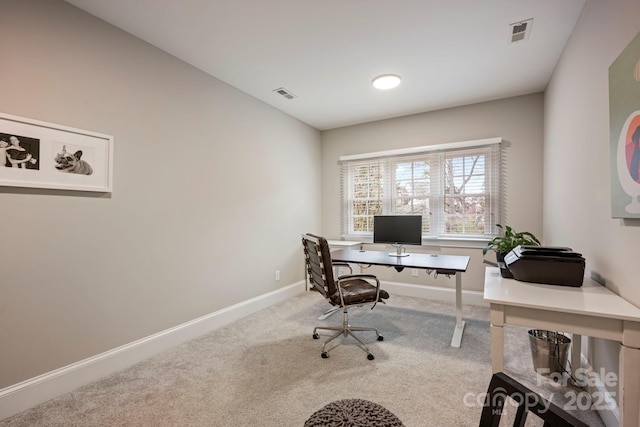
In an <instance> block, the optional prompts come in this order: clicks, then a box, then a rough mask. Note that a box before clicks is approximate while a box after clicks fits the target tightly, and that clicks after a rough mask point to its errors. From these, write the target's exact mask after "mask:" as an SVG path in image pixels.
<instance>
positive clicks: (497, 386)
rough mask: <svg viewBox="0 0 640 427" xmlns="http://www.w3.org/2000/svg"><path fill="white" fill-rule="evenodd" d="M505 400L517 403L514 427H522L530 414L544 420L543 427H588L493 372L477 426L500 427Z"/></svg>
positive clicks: (515, 382)
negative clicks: (508, 398)
mask: <svg viewBox="0 0 640 427" xmlns="http://www.w3.org/2000/svg"><path fill="white" fill-rule="evenodd" d="M507 397H511V398H512V399H513V400H514V401H515V402H516V403H517V404H518V409H517V411H516V414H515V419H514V422H513V427H523V426H524V425H525V422H526V421H527V414H528V413H529V412H532V413H534V414H535V415H537V416H538V417H539V418H541V419H542V420H543V421H544V427H588V426H587V424H585V423H583V422H582V421H580V420H579V419H577V418H576V417H574V416H573V415H571V414H569V413H568V412H565V411H564V410H563V409H561V408H560V407H558V406H557V405H554V404H553V403H551V402H549V401H548V400H547V399H545V398H544V397H542V396H540V395H539V394H538V393H536V392H535V391H533V390H531V389H529V388H528V387H526V386H524V385H523V384H521V383H519V382H518V381H516V380H514V379H513V378H511V377H510V376H508V375H506V374H505V373H504V372H498V373H495V374H493V376H492V377H491V382H490V383H489V389H488V390H487V396H486V398H485V401H484V407H483V408H482V416H481V418H480V427H498V426H499V425H500V418H501V417H502V411H503V409H504V403H505V399H506V398H507Z"/></svg>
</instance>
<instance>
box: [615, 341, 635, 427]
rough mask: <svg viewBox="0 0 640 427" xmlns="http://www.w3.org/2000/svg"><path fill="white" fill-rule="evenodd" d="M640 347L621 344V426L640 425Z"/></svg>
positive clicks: (619, 399)
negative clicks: (639, 373) (639, 397)
mask: <svg viewBox="0 0 640 427" xmlns="http://www.w3.org/2000/svg"><path fill="white" fill-rule="evenodd" d="M639 371H640V349H637V348H632V347H626V346H624V345H622V346H620V378H619V380H618V381H619V384H618V387H619V388H618V392H619V395H618V403H619V405H620V426H621V427H626V426H634V427H635V426H638V425H640V400H639V399H638V396H640V375H638V372H639Z"/></svg>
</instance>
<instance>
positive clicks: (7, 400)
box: [0, 281, 305, 420]
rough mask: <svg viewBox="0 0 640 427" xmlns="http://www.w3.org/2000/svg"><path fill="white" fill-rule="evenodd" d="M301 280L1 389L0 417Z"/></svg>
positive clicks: (252, 308)
mask: <svg viewBox="0 0 640 427" xmlns="http://www.w3.org/2000/svg"><path fill="white" fill-rule="evenodd" d="M304 290H305V282H304V281H300V282H297V283H294V284H292V285H289V286H286V287H284V288H280V289H277V290H275V291H273V292H269V293H267V294H264V295H260V296H258V297H255V298H251V299H249V300H247V301H243V302H241V303H238V304H235V305H232V306H230V307H227V308H224V309H222V310H219V311H216V312H213V313H211V314H207V315H205V316H202V317H200V318H197V319H194V320H191V321H189V322H186V323H183V324H181V325H178V326H175V327H173V328H170V329H167V330H164V331H162V332H158V333H157V334H154V335H150V336H148V337H145V338H142V339H139V340H137V341H134V342H131V343H129V344H125V345H123V346H120V347H117V348H114V349H112V350H109V351H106V352H104V353H101V354H98V355H95V356H92V357H89V358H87V359H84V360H81V361H79V362H76V363H72V364H71V365H68V366H64V367H62V368H59V369H56V370H54V371H51V372H47V373H45V374H43V375H39V376H37V377H35V378H31V379H29V380H26V381H23V382H21V383H18V384H14V385H12V386H9V387H6V388H4V389H2V390H0V420H2V419H4V418H7V417H10V416H12V415H15V414H17V413H20V412H22V411H24V410H26V409H29V408H31V407H33V406H36V405H38V404H40V403H43V402H46V401H47V400H50V399H53V398H55V397H58V396H60V395H62V394H65V393H68V392H70V391H73V390H75V389H77V388H78V387H81V386H83V385H85V384H89V383H90V382H93V381H96V380H98V379H100V378H102V377H105V376H107V375H110V374H112V373H114V372H117V371H120V370H122V369H125V368H127V367H129V366H132V365H134V364H136V363H138V362H141V361H143V360H145V359H148V358H149V357H152V356H154V355H156V354H158V353H161V352H163V351H166V350H168V349H170V348H172V347H175V346H177V345H179V344H182V343H184V342H187V341H189V340H191V339H193V338H196V337H198V336H200V335H203V334H205V333H207V332H210V331H213V330H215V329H218V328H221V327H223V326H225V325H227V324H229V323H231V322H233V321H235V320H238V319H241V318H243V317H245V316H248V315H250V314H252V313H255V312H257V311H259V310H262V309H264V308H267V307H269V306H271V305H273V304H276V303H278V302H281V301H284V300H286V299H287V298H290V297H292V296H294V295H297V294H299V293H300V292H304Z"/></svg>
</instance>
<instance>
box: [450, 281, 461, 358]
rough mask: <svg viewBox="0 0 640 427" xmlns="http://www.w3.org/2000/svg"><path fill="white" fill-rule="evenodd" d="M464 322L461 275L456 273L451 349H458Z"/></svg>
mask: <svg viewBox="0 0 640 427" xmlns="http://www.w3.org/2000/svg"><path fill="white" fill-rule="evenodd" d="M463 332H464V321H463V320H462V273H456V328H455V329H454V330H453V338H452V339H451V347H456V348H460V343H461V342H462V333H463Z"/></svg>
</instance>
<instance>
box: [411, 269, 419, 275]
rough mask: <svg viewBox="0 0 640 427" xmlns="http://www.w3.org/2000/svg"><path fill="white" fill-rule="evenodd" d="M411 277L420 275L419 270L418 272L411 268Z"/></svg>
mask: <svg viewBox="0 0 640 427" xmlns="http://www.w3.org/2000/svg"><path fill="white" fill-rule="evenodd" d="M411 275H412V276H413V277H418V276H419V275H420V270H418V269H417V268H412V269H411Z"/></svg>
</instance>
